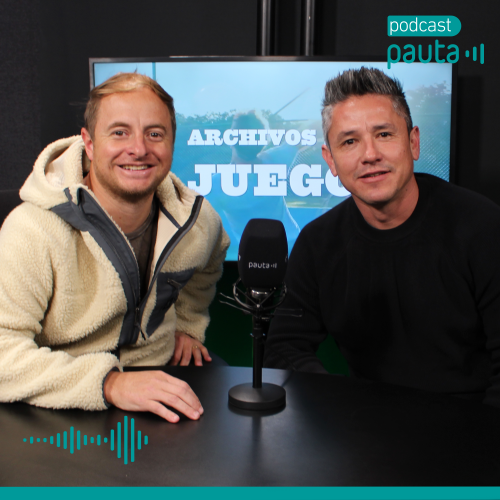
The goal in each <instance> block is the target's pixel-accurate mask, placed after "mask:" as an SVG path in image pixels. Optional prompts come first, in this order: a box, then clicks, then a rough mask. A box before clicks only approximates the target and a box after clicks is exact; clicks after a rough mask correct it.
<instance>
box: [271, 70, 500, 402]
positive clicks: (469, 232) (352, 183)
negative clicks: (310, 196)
mask: <svg viewBox="0 0 500 500" xmlns="http://www.w3.org/2000/svg"><path fill="white" fill-rule="evenodd" d="M323 106H324V107H323V112H322V114H323V131H324V137H325V142H326V144H325V145H324V146H323V157H324V159H325V161H326V162H327V163H328V166H329V167H330V170H331V172H332V174H333V175H335V176H338V177H339V178H340V180H341V182H342V184H343V185H344V186H345V187H346V189H348V190H349V191H350V192H351V194H352V196H351V197H350V198H348V199H347V200H345V201H344V202H343V203H341V204H340V205H338V206H337V207H335V208H334V209H332V210H331V211H330V212H328V213H327V214H325V215H323V216H322V217H319V218H318V219H316V220H315V221H313V222H311V223H310V224H309V225H308V226H306V227H305V228H304V229H303V231H302V232H301V234H300V236H299V239H298V240H297V243H296V244H295V246H294V248H293V251H292V254H291V256H290V262H289V266H288V271H287V277H286V283H287V286H288V297H287V299H286V301H285V303H284V304H283V307H286V308H293V309H302V311H303V315H302V317H301V318H296V317H287V316H282V315H279V316H276V318H275V319H274V320H273V322H272V324H271V329H270V332H269V337H268V340H267V346H266V365H267V366H269V367H279V368H293V369H297V370H303V371H311V372H319V373H327V372H326V370H325V369H324V367H323V366H322V364H321V362H320V360H319V359H318V358H317V357H316V351H317V348H318V346H319V344H320V343H321V342H322V341H323V340H324V339H325V338H326V337H327V335H332V336H333V337H334V339H335V341H336V342H337V344H338V346H339V348H340V350H341V352H342V353H343V355H344V356H345V358H346V360H347V362H348V364H349V368H350V373H351V375H352V376H354V377H358V378H361V379H366V380H374V381H380V382H387V383H392V384H398V385H404V386H408V387H414V388H418V389H424V390H427V391H435V392H440V393H445V394H453V395H457V396H462V397H466V398H470V399H476V400H479V401H483V402H485V403H489V404H492V405H495V406H499V407H500V259H499V257H498V256H499V255H500V208H499V207H498V206H497V205H495V204H494V203H492V202H490V201H489V200H487V199H486V198H484V197H482V196H480V195H478V194H475V193H472V192H471V191H467V190H465V189H462V188H459V187H457V186H453V185H451V184H449V183H447V182H445V181H443V180H441V179H438V178H436V177H433V176H431V175H427V174H414V172H413V162H414V161H415V160H418V157H419V149H420V133H419V129H418V127H414V126H413V124H412V120H411V116H410V110H409V108H408V105H407V103H406V100H405V97H404V93H403V91H402V88H401V85H400V84H399V82H397V81H395V80H392V79H391V78H389V77H388V76H386V75H385V74H384V73H382V72H381V71H379V70H376V69H367V68H361V69H360V70H349V71H346V72H344V73H342V74H341V75H339V76H338V77H337V78H335V79H333V80H331V81H329V82H328V83H327V84H326V88H325V99H324V101H323Z"/></svg>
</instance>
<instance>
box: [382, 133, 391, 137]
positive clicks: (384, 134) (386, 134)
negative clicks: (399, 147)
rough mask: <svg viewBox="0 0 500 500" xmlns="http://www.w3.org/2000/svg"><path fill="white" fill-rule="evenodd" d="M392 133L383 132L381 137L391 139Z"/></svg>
mask: <svg viewBox="0 0 500 500" xmlns="http://www.w3.org/2000/svg"><path fill="white" fill-rule="evenodd" d="M390 136H391V133H390V132H381V133H380V137H390Z"/></svg>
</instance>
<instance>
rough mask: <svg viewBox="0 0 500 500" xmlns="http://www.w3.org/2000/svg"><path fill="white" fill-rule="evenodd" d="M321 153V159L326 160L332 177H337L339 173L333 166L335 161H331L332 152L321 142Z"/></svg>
mask: <svg viewBox="0 0 500 500" xmlns="http://www.w3.org/2000/svg"><path fill="white" fill-rule="evenodd" d="M321 154H322V155H323V159H324V160H325V161H326V164H327V165H328V167H329V168H330V172H331V173H332V174H333V176H334V177H337V176H338V175H339V174H338V172H337V168H336V167H335V162H334V161H333V156H332V152H331V151H330V148H329V147H328V146H327V145H326V144H323V146H321Z"/></svg>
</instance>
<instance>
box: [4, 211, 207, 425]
mask: <svg viewBox="0 0 500 500" xmlns="http://www.w3.org/2000/svg"><path fill="white" fill-rule="evenodd" d="M40 213H41V211H40V209H39V208H37V207H34V206H32V205H29V204H24V205H22V206H21V207H19V208H18V209H17V210H16V211H14V213H13V214H11V215H10V216H9V217H8V218H7V219H6V221H5V223H4V225H3V227H2V230H1V231H0V401H2V402H15V401H23V402H26V403H29V404H33V405H36V406H41V407H45V408H55V409H62V408H65V409H66V408H80V409H84V410H104V409H106V408H107V407H108V406H107V404H106V401H105V399H104V387H103V386H104V381H105V380H108V379H109V375H112V377H111V380H112V381H113V382H115V383H114V384H112V385H114V386H115V388H116V389H120V387H122V389H123V384H118V383H116V381H115V379H116V375H125V376H124V377H122V378H121V381H123V383H126V384H127V386H128V387H127V388H126V389H125V391H126V392H127V393H128V396H129V397H130V399H131V400H132V401H137V398H139V397H142V398H144V397H145V396H147V395H150V394H152V393H154V394H155V396H156V402H157V405H156V406H154V405H152V403H151V402H149V403H147V404H145V405H143V411H149V410H150V408H153V406H154V408H155V409H156V410H157V411H156V412H155V413H158V414H161V416H163V417H164V418H167V420H170V421H171V422H175V421H177V420H178V417H177V415H175V414H174V413H173V412H169V411H168V410H167V409H166V408H165V409H164V410H163V409H159V408H158V404H159V403H164V404H167V405H170V406H172V407H173V408H175V409H177V410H178V411H180V412H182V413H185V414H186V415H187V416H188V417H190V418H199V414H200V413H202V412H203V409H202V408H201V404H200V402H199V400H198V398H197V397H196V395H195V394H194V392H193V391H192V390H191V389H190V388H189V386H188V385H187V384H186V383H185V382H182V381H180V380H178V379H175V378H174V377H171V376H169V375H166V374H164V373H163V372H135V373H129V374H122V373H120V372H118V371H114V370H118V368H119V367H120V363H119V361H118V359H117V358H116V356H114V355H112V354H111V353H107V352H101V353H89V354H85V355H82V356H78V357H74V356H71V355H70V354H68V353H66V352H64V351H62V350H60V351H53V350H51V349H50V348H47V347H39V346H38V345H37V343H36V341H35V338H36V336H37V335H39V334H41V333H42V330H43V322H44V318H45V314H46V311H47V310H48V308H49V307H50V304H51V301H52V300H53V287H54V270H53V267H52V265H53V262H52V261H53V256H52V255H51V251H50V248H51V247H52V248H53V247H54V245H56V246H58V245H59V247H60V248H64V244H63V242H62V241H54V234H52V233H54V231H51V230H48V227H51V229H52V230H53V229H54V226H63V225H65V223H64V222H63V221H62V220H61V219H60V218H59V217H58V216H57V215H55V214H51V213H46V214H44V216H43V217H42V219H40V220H38V217H37V216H38V215H40ZM44 226H47V227H44ZM55 232H56V233H57V234H59V232H58V231H57V230H56V231H55ZM112 385H111V386H112ZM148 385H149V386H150V388H148V389H146V386H148ZM111 386H110V387H111ZM134 391H135V393H134ZM139 391H141V392H142V393H143V394H141V395H139V394H137V393H138V392H139ZM111 392H113V391H111ZM115 392H116V393H117V394H116V395H115V396H111V400H112V401H113V402H116V404H117V406H119V407H120V408H123V409H130V410H132V409H135V410H140V408H139V407H138V406H137V404H136V405H135V406H134V407H132V404H124V403H123V401H122V399H121V398H120V391H119V390H117V391H115ZM160 406H162V405H160ZM162 408H164V407H163V406H162ZM167 412H168V413H167Z"/></svg>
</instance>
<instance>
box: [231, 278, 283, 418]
mask: <svg viewBox="0 0 500 500" xmlns="http://www.w3.org/2000/svg"><path fill="white" fill-rule="evenodd" d="M239 282H240V280H238V281H237V282H236V283H235V284H234V286H233V294H234V299H235V300H236V302H237V303H238V304H239V305H240V306H241V307H237V306H235V305H234V304H231V303H228V302H225V303H226V304H228V305H230V306H232V307H236V308H237V309H243V311H244V312H247V313H250V314H252V316H253V328H252V337H253V380H252V383H251V384H250V383H247V384H240V385H236V386H234V387H232V388H231V389H230V390H229V404H230V405H232V406H235V407H237V408H241V409H244V410H271V409H274V408H279V407H281V406H284V405H285V403H286V391H285V389H283V387H281V386H279V385H276V384H269V383H263V382H262V366H263V364H264V339H265V336H266V335H267V330H268V328H269V319H270V318H269V317H268V316H264V314H265V313H267V312H269V311H270V310H271V309H274V308H275V307H277V306H278V305H279V303H281V302H282V301H283V299H284V294H285V292H286V289H285V290H284V292H283V293H282V296H281V297H280V300H279V303H278V304H272V305H266V302H268V301H269V300H270V299H271V298H273V297H274V293H275V291H276V289H274V290H272V291H269V290H266V291H258V290H250V291H249V294H244V296H245V297H246V299H247V303H244V302H243V301H242V300H241V298H240V297H239V295H238V292H239V293H242V292H241V291H240V290H239V289H238V288H237V285H238V283H239ZM224 297H226V296H224ZM226 298H228V299H230V300H232V299H231V298H230V297H226ZM271 302H272V301H271Z"/></svg>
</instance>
